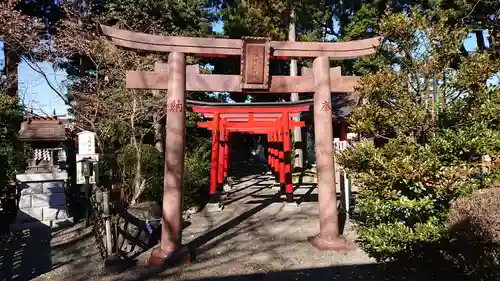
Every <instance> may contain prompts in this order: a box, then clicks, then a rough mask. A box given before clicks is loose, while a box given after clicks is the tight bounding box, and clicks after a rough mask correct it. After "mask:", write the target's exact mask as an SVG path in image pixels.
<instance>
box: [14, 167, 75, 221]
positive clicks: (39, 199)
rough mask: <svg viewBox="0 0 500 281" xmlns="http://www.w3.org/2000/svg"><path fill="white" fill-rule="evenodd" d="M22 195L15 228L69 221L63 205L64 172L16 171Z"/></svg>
mask: <svg viewBox="0 0 500 281" xmlns="http://www.w3.org/2000/svg"><path fill="white" fill-rule="evenodd" d="M16 178H17V180H18V181H20V182H21V187H22V190H21V197H20V199H19V211H18V214H17V216H16V221H15V225H14V226H15V227H16V228H30V227H33V226H36V225H42V224H43V225H47V226H50V227H57V226H59V225H61V224H64V223H72V222H73V218H71V217H69V215H68V212H67V207H66V195H65V192H64V190H65V187H66V182H67V179H68V175H67V173H66V172H58V173H43V174H19V175H17V176H16Z"/></svg>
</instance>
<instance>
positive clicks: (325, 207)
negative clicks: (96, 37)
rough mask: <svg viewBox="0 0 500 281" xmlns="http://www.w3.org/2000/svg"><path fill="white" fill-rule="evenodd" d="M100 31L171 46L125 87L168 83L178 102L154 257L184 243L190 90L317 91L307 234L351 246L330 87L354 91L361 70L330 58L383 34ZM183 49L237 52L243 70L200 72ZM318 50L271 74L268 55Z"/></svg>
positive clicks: (142, 46) (327, 246)
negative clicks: (342, 222)
mask: <svg viewBox="0 0 500 281" xmlns="http://www.w3.org/2000/svg"><path fill="white" fill-rule="evenodd" d="M101 30H102V32H103V33H104V34H105V35H107V36H109V37H110V38H111V39H112V41H113V43H115V45H118V46H121V47H125V48H132V49H137V50H144V51H149V52H170V54H169V58H168V65H164V67H155V68H156V71H155V72H144V71H129V72H127V77H126V86H127V88H134V89H152V90H168V99H169V100H170V103H175V104H177V105H179V107H180V108H181V109H180V110H176V111H173V112H169V114H167V122H166V132H167V135H168V137H167V138H166V143H165V169H164V170H165V179H164V189H163V206H162V210H163V222H162V236H161V243H160V246H159V247H156V248H154V249H153V251H152V253H151V256H150V258H149V264H150V265H155V266H158V265H163V264H165V262H166V261H167V258H169V257H170V256H172V255H174V254H175V253H176V252H177V250H180V249H182V211H181V208H182V181H183V174H184V135H185V130H186V128H185V124H186V113H185V110H184V103H185V100H186V96H185V93H186V91H193V92H251V93H269V94H272V93H312V92H314V130H315V131H316V132H322V133H321V134H318V133H316V134H315V143H316V167H317V170H318V199H319V225H320V231H319V233H318V235H316V236H313V237H310V238H309V241H310V242H311V244H312V245H314V246H315V247H317V248H319V249H322V250H339V249H342V250H343V249H346V247H347V246H348V244H347V242H346V240H345V238H344V237H343V236H342V235H340V233H339V227H338V214H337V206H336V200H337V199H336V187H335V172H334V167H333V161H332V158H333V157H334V155H333V136H332V134H333V128H332V110H331V105H330V103H331V93H332V92H335V93H352V92H354V88H355V87H356V85H357V82H358V80H359V77H355V76H342V75H341V73H340V68H331V69H330V62H329V60H330V59H336V60H344V59H352V58H358V57H360V56H365V55H370V54H373V53H375V48H376V47H377V46H378V45H380V43H381V41H382V38H381V37H377V38H370V39H364V40H357V41H351V42H337V43H327V42H324V43H319V42H279V41H271V40H269V39H268V38H256V37H246V38H243V39H241V40H238V39H221V38H192V37H178V36H160V35H151V34H145V33H136V32H131V31H126V30H121V29H117V28H114V27H109V26H103V25H101ZM186 54H195V55H207V54H208V55H217V56H219V55H220V56H240V57H241V73H240V74H239V75H212V74H200V72H199V68H198V66H192V65H189V66H186ZM288 58H314V61H313V67H312V69H307V68H305V69H303V70H302V76H270V75H269V59H288Z"/></svg>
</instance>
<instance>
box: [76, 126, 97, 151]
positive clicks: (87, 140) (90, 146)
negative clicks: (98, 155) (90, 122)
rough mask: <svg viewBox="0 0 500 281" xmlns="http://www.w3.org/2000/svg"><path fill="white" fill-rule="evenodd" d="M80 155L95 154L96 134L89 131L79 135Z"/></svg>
mask: <svg viewBox="0 0 500 281" xmlns="http://www.w3.org/2000/svg"><path fill="white" fill-rule="evenodd" d="M78 154H95V133H93V132H89V131H83V132H80V133H78Z"/></svg>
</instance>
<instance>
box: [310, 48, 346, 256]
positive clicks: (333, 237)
mask: <svg viewBox="0 0 500 281" xmlns="http://www.w3.org/2000/svg"><path fill="white" fill-rule="evenodd" d="M329 64H330V61H329V59H328V57H318V58H316V59H315V60H314V62H313V72H314V87H315V89H316V92H315V93H314V131H315V132H316V134H315V142H316V166H317V169H318V171H317V173H318V199H319V227H320V231H319V234H317V235H316V236H313V237H309V239H308V240H309V242H310V243H311V244H312V245H313V246H314V247H316V248H318V249H320V250H328V251H337V250H346V249H348V247H347V246H348V243H347V241H346V240H345V238H344V237H343V236H341V235H340V232H339V222H338V212H337V191H336V186H335V182H336V181H335V169H334V165H333V161H334V159H333V157H334V155H333V128H332V107H331V91H330V66H329Z"/></svg>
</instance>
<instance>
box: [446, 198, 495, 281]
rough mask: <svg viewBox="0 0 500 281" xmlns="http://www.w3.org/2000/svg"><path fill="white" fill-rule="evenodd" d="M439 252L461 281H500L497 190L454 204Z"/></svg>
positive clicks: (460, 200) (462, 199)
mask: <svg viewBox="0 0 500 281" xmlns="http://www.w3.org/2000/svg"><path fill="white" fill-rule="evenodd" d="M447 232H448V235H447V239H448V240H447V241H446V243H442V246H443V249H442V250H441V252H442V254H443V257H444V259H445V260H447V261H448V262H449V265H450V266H452V267H453V268H454V269H455V270H456V271H457V272H459V273H461V275H462V276H461V277H462V278H461V279H462V280H465V279H467V280H500V271H499V270H498V268H499V266H500V188H488V189H482V190H478V191H476V192H474V193H473V194H472V195H471V196H468V197H465V198H460V199H458V200H456V202H454V204H453V206H452V208H451V210H450V214H449V218H448V221H447Z"/></svg>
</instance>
